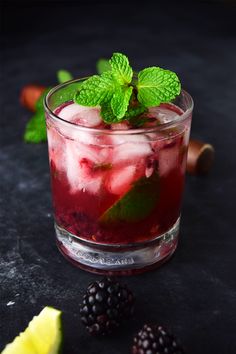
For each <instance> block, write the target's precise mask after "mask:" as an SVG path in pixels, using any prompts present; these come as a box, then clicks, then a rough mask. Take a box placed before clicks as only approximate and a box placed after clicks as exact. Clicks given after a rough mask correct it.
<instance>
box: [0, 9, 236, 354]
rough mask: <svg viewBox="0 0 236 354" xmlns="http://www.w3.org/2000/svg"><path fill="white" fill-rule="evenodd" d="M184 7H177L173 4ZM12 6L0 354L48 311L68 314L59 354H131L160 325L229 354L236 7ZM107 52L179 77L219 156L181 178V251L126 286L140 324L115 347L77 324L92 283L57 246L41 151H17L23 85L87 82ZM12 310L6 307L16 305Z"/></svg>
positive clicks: (6, 28) (0, 159) (235, 287)
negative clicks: (144, 330) (148, 326)
mask: <svg viewBox="0 0 236 354" xmlns="http://www.w3.org/2000/svg"><path fill="white" fill-rule="evenodd" d="M178 3H179V2H178ZM129 4H130V5H129V6H128V7H127V3H126V2H121V3H119V5H118V4H117V5H108V4H106V3H103V4H100V5H97V6H96V7H95V5H92V3H90V5H88V3H87V4H86V2H84V3H83V4H80V3H78V2H68V3H67V4H66V5H65V4H63V3H60V2H51V3H50V4H48V5H47V4H46V3H45V2H41V4H40V3H39V2H37V3H34V4H31V5H30V3H28V2H27V3H24V2H23V3H21V5H19V4H18V5H17V4H16V3H12V2H9V3H8V5H7V3H5V5H4V6H3V7H2V16H1V17H2V20H3V21H2V25H1V26H2V30H1V33H2V37H3V46H2V47H3V50H2V52H1V80H0V84H1V96H0V99H1V131H0V132H1V150H0V175H1V184H0V185H1V187H0V188H1V196H0V203H1V214H0V235H1V237H0V252H1V256H0V264H1V265H0V284H1V285H0V286H1V290H0V291H1V292H0V296H1V300H0V350H1V349H2V348H3V346H4V345H5V344H6V343H7V342H9V341H11V340H12V339H13V337H15V335H16V334H17V333H18V332H19V331H21V330H23V329H24V327H25V326H26V324H27V323H28V321H29V320H30V319H31V318H32V316H33V315H35V314H37V313H38V312H39V311H40V310H41V309H42V307H44V306H45V305H52V306H55V307H57V308H59V309H61V310H62V311H63V314H64V328H65V348H64V353H66V354H76V353H80V354H95V353H103V354H106V353H107V354H108V353H113V354H118V353H119V354H122V353H128V352H129V346H130V343H131V338H132V335H133V333H134V332H135V331H136V330H137V329H138V328H139V327H141V326H142V324H143V323H144V322H146V321H155V322H158V323H161V324H164V325H167V326H169V327H171V328H172V329H173V331H174V332H175V333H176V334H177V335H178V336H179V337H180V338H181V339H182V341H183V342H184V343H185V345H186V348H187V351H188V353H191V354H199V353H201V354H212V353H214V354H222V353H224V354H235V352H236V337H235V328H236V277H235V269H236V258H235V254H236V238H235V230H234V225H235V199H236V192H235V179H236V169H235V147H236V144H235V136H234V134H235V129H236V119H235V111H236V103H235V102H236V100H235V93H236V72H235V62H236V45H235V43H236V27H235V15H236V7H235V6H233V4H231V5H230V4H225V5H222V4H213V3H212V4H210V3H209V4H207V3H200V4H197V3H191V5H192V6H190V2H188V3H185V4H181V3H180V4H179V5H178V7H177V6H176V5H175V6H174V4H172V3H166V4H165V5H162V6H160V5H158V2H157V4H156V6H154V5H151V2H150V3H149V2H146V3H145V4H143V5H142V6H141V5H140V6H139V5H137V4H136V5H132V4H131V3H129ZM113 51H123V52H125V53H127V55H128V56H129V57H130V59H131V61H132V62H135V63H136V67H137V68H141V67H144V66H150V65H160V66H164V67H167V68H170V69H173V70H175V71H176V72H177V73H178V74H179V76H180V77H181V80H182V82H183V86H184V87H185V88H186V89H187V90H189V91H190V93H191V94H192V96H193V97H194V100H195V111H194V117H193V127H192V136H193V137H197V138H202V139H204V140H205V141H209V142H210V143H212V144H213V145H214V146H215V149H216V161H215V165H214V168H213V170H212V172H211V173H210V175H209V176H207V177H190V176H188V177H187V183H186V189H185V197H184V207H183V214H182V216H183V217H182V225H181V226H182V227H181V239H180V244H179V247H178V250H177V252H176V255H175V256H174V258H172V260H171V261H169V262H168V263H167V264H166V265H164V266H163V267H161V268H160V269H158V270H156V271H153V272H150V273H147V274H144V275H139V276H134V277H129V278H125V279H123V280H124V281H125V282H127V283H128V284H129V286H130V287H131V288H132V289H133V290H134V292H135V293H136V296H137V307H136V312H135V317H134V319H133V320H131V321H130V322H129V323H127V325H126V326H125V328H123V329H122V330H121V331H120V332H119V333H118V334H117V335H115V336H113V337H110V338H107V339H106V338H103V339H94V338H92V339H91V338H90V337H89V336H88V335H87V334H86V332H85V330H84V328H83V327H82V325H81V324H80V319H79V315H78V304H79V302H80V300H81V296H82V292H83V290H84V288H85V287H86V286H87V285H88V283H89V282H90V281H92V280H94V279H97V278H98V276H95V275H91V274H88V273H85V272H83V271H81V270H79V269H76V268H74V267H73V266H72V265H70V264H69V263H68V262H67V261H66V260H64V258H63V257H62V256H61V255H60V254H59V252H58V251H57V248H56V246H55V244H54V230H53V217H52V210H51V197H50V185H49V169H48V160H47V146H46V144H40V145H37V146H35V145H26V144H24V143H23V142H22V134H23V131H24V126H25V123H26V122H27V120H28V119H29V117H30V113H29V112H27V111H25V110H24V109H23V108H22V107H20V105H19V103H18V97H19V91H20V89H21V87H22V86H23V85H25V84H27V83H29V82H38V83H41V84H46V85H49V84H50V85H53V84H54V83H55V72H56V70H57V69H59V68H65V69H68V70H71V71H72V72H73V74H74V75H75V76H81V75H87V74H91V73H93V72H94V71H95V66H94V63H95V62H96V60H97V59H98V58H99V57H101V56H105V57H106V56H110V54H111V53H112V52H113ZM11 302H12V303H11Z"/></svg>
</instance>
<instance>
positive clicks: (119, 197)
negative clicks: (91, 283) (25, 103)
mask: <svg viewBox="0 0 236 354" xmlns="http://www.w3.org/2000/svg"><path fill="white" fill-rule="evenodd" d="M76 84H79V81H78V82H76V81H74V82H72V83H68V84H65V85H64V86H62V87H61V88H60V87H58V88H56V89H54V91H53V92H51V95H50V94H49V95H50V96H49V98H48V101H47V103H46V105H47V106H46V108H47V109H46V111H47V114H46V116H47V131H48V146H49V161H50V169H51V181H52V195H53V206H54V212H55V225H56V233H57V241H58V246H59V248H60V250H61V251H62V252H63V253H64V254H65V255H66V256H67V258H70V259H71V260H73V261H74V262H75V263H77V264H78V265H79V266H80V267H82V268H85V269H88V270H92V271H97V272H107V271H108V272H126V273H127V272H130V271H131V272H134V271H141V270H143V269H147V268H149V267H152V266H153V265H157V264H158V263H159V262H161V261H163V260H164V259H166V258H168V257H169V256H170V255H171V254H172V253H173V252H174V250H175V248H176V245H177V239H178V231H179V218H180V210H181V201H182V195H183V188H184V176H185V167H186V155H187V148H188V141H189V133H190V124H191V113H192V100H191V97H190V96H189V95H188V94H187V93H186V92H184V91H182V92H181V95H180V96H179V97H178V98H177V99H176V101H174V102H171V103H165V104H161V105H159V106H158V107H152V108H149V109H148V110H147V111H145V112H144V113H142V114H141V117H139V119H142V127H137V126H136V125H135V118H134V119H133V120H132V122H130V121H128V120H123V121H122V122H121V123H117V124H113V123H112V124H106V123H104V122H103V120H102V118H101V112H100V108H99V107H84V106H81V105H78V104H76V103H74V102H73V101H72V100H71V99H70V97H69V96H68V97H66V98H67V100H64V101H63V92H62V95H60V90H63V89H65V88H67V86H68V85H71V86H73V85H74V86H75V87H76ZM72 92H73V90H72V89H71V95H72ZM58 97H59V99H58ZM71 97H72V96H71Z"/></svg>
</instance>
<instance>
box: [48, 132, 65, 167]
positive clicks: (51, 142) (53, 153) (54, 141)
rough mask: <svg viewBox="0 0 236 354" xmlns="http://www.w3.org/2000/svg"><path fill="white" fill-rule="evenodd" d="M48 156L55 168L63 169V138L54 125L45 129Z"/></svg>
mask: <svg viewBox="0 0 236 354" xmlns="http://www.w3.org/2000/svg"><path fill="white" fill-rule="evenodd" d="M47 139H48V151H49V158H50V160H52V161H53V162H54V165H55V168H56V169H58V170H62V169H64V157H65V156H64V154H65V143H64V138H63V137H62V136H61V135H60V133H59V131H58V130H57V129H56V128H55V127H54V126H52V125H51V126H48V129H47Z"/></svg>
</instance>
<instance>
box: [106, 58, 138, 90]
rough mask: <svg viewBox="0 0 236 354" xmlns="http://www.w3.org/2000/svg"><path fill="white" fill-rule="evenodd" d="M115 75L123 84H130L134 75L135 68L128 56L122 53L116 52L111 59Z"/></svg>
mask: <svg viewBox="0 0 236 354" xmlns="http://www.w3.org/2000/svg"><path fill="white" fill-rule="evenodd" d="M109 63H110V65H111V68H112V72H113V75H114V77H115V79H116V80H117V82H118V83H119V84H121V85H123V84H129V83H130V82H131V80H132V77H133V70H132V68H131V66H130V65H129V59H128V58H127V56H125V55H124V54H121V53H114V54H113V55H112V57H111V59H110V60H109Z"/></svg>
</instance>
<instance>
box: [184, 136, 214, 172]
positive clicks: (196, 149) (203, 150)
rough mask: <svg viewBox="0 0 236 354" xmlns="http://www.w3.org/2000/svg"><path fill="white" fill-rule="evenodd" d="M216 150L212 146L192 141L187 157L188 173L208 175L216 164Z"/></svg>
mask: <svg viewBox="0 0 236 354" xmlns="http://www.w3.org/2000/svg"><path fill="white" fill-rule="evenodd" d="M214 156H215V150H214V148H213V146H212V145H211V144H207V143H205V142H203V141H200V140H190V141H189V148H188V157H187V168H186V169H187V172H188V173H190V174H192V175H201V174H206V173H207V172H209V170H210V169H211V167H212V165H213V162H214Z"/></svg>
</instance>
